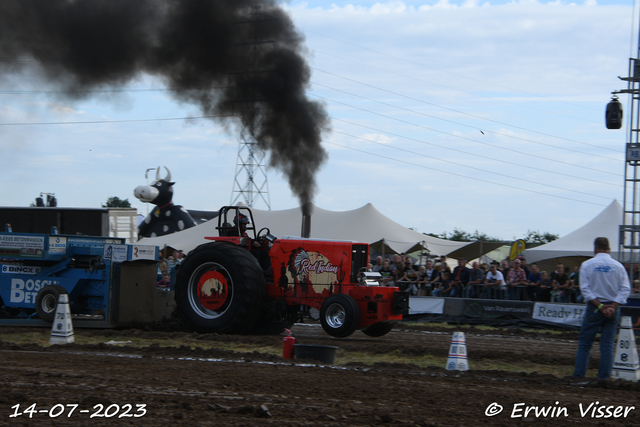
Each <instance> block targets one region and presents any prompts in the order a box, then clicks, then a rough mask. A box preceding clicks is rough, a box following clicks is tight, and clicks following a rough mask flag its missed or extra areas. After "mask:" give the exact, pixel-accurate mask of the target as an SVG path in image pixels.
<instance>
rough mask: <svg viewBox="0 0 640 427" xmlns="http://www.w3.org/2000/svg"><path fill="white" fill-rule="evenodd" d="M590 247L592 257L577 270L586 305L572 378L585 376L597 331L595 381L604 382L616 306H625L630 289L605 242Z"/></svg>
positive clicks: (615, 324)
mask: <svg viewBox="0 0 640 427" xmlns="http://www.w3.org/2000/svg"><path fill="white" fill-rule="evenodd" d="M593 245H594V252H595V256H594V257H593V258H591V259H590V260H587V261H585V262H583V263H582V266H581V267H580V291H581V292H582V295H583V296H584V300H585V301H586V302H587V308H586V309H585V312H584V317H583V320H582V328H581V329H580V341H579V343H578V352H577V354H576V365H575V370H574V373H573V376H574V377H584V376H585V374H586V372H587V366H589V353H590V352H591V346H592V345H593V340H594V338H595V336H596V333H597V332H598V330H601V336H600V366H599V369H598V378H603V379H607V378H609V377H610V376H611V369H612V367H613V350H614V347H615V337H616V331H617V328H618V323H619V322H620V306H621V305H624V304H626V303H627V297H628V296H629V293H630V292H631V286H630V285H629V276H628V275H627V271H626V270H625V268H624V266H623V265H622V264H620V263H619V262H618V261H616V260H614V259H613V258H611V255H609V253H610V252H611V248H610V247H609V240H608V239H607V238H606V237H598V238H597V239H596V240H595V241H594V244H593Z"/></svg>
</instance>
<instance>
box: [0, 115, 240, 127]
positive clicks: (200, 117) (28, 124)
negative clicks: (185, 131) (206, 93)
mask: <svg viewBox="0 0 640 427" xmlns="http://www.w3.org/2000/svg"><path fill="white" fill-rule="evenodd" d="M224 117H236V116H233V115H219V116H193V117H166V118H161V119H130V120H87V121H77V122H28V123H0V126H47V125H87V124H89V125H91V124H104V123H107V124H108V123H135V122H162V121H171V120H199V119H218V118H224Z"/></svg>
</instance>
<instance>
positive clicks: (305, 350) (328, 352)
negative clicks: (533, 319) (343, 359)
mask: <svg viewBox="0 0 640 427" xmlns="http://www.w3.org/2000/svg"><path fill="white" fill-rule="evenodd" d="M293 347H294V349H295V353H296V359H313V360H318V361H320V362H323V363H325V364H327V365H333V362H334V361H335V360H336V352H337V351H338V347H334V346H331V345H312V344H294V345H293Z"/></svg>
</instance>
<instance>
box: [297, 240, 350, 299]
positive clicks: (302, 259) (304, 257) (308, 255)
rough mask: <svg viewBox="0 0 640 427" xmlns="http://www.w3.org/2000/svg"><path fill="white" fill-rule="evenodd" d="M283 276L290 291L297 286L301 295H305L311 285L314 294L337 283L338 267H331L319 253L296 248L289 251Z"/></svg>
mask: <svg viewBox="0 0 640 427" xmlns="http://www.w3.org/2000/svg"><path fill="white" fill-rule="evenodd" d="M285 274H286V278H287V282H288V286H289V288H290V289H291V288H293V287H294V286H295V285H297V284H299V285H301V291H302V293H305V294H307V293H309V285H311V284H312V283H313V285H314V289H315V291H316V292H318V291H319V292H322V290H323V289H329V287H330V285H332V284H335V283H337V282H338V277H339V276H340V267H339V266H337V265H333V264H332V263H331V261H330V260H328V259H327V258H326V257H325V256H324V255H323V254H321V253H318V252H307V251H305V250H304V249H303V248H297V249H294V250H292V251H291V255H290V256H289V265H288V266H287V269H286V273H285ZM317 285H321V286H317Z"/></svg>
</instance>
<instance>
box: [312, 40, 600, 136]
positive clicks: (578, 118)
mask: <svg viewBox="0 0 640 427" xmlns="http://www.w3.org/2000/svg"><path fill="white" fill-rule="evenodd" d="M315 52H317V53H321V54H323V55H327V56H331V57H333V58H337V59H340V60H343V61H348V62H352V63H354V64H358V65H362V66H364V67H368V68H373V69H374V70H379V71H384V72H385V73H389V74H395V75H396V76H400V77H404V78H408V79H412V80H417V81H419V82H423V83H428V84H430V85H434V86H439V87H442V88H445V89H448V90H452V91H456V92H460V93H464V94H467V95H471V96H475V97H478V98H485V99H490V100H492V101H497V102H503V103H505V104H510V105H515V106H517V107H520V108H527V109H530V110H534V111H540V112H542V113H546V114H553V115H557V116H563V117H569V118H572V119H575V120H581V121H584V122H587V123H592V124H601V123H600V122H594V121H591V120H589V119H585V118H582V117H576V116H572V115H569V114H564V113H558V112H557V111H548V110H544V109H542V108H535V107H532V106H530V105H523V104H517V103H515V102H509V101H505V100H504V99H496V98H495V97H492V96H486V95H481V94H478V93H473V92H467V91H464V90H461V89H458V88H455V87H451V86H445V85H443V84H439V83H434V82H431V81H428V80H424V79H420V78H417V77H413V76H409V75H406V74H400V73H396V72H395V71H391V70H386V69H384V68H380V67H376V66H373V65H369V64H364V63H362V62H360V61H355V60H353V59H349V58H343V57H341V56H337V55H332V54H330V53H327V52H323V51H320V50H317V49H316V50H315Z"/></svg>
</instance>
